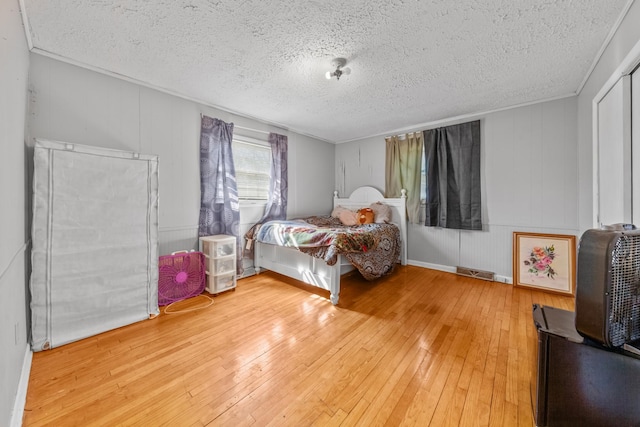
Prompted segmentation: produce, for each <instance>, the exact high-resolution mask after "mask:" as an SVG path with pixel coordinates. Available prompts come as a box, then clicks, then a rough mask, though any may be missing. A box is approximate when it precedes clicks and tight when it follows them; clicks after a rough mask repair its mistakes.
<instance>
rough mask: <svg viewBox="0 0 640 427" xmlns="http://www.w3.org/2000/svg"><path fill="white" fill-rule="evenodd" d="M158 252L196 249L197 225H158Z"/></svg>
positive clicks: (166, 252) (166, 253)
mask: <svg viewBox="0 0 640 427" xmlns="http://www.w3.org/2000/svg"><path fill="white" fill-rule="evenodd" d="M158 245H159V248H158V253H159V254H160V255H169V254H171V252H177V251H185V250H186V251H190V250H192V249H194V250H198V226H197V225H195V226H185V227H160V229H159V232H158Z"/></svg>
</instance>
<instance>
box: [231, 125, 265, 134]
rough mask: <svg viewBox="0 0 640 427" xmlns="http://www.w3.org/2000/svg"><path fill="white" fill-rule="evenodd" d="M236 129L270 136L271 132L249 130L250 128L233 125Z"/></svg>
mask: <svg viewBox="0 0 640 427" xmlns="http://www.w3.org/2000/svg"><path fill="white" fill-rule="evenodd" d="M233 128H234V129H242V130H248V131H250V132H258V133H264V134H267V135H269V134H270V133H271V132H269V131H267V130H259V129H252V128H248V127H244V126H238V125H236V124H234V125H233Z"/></svg>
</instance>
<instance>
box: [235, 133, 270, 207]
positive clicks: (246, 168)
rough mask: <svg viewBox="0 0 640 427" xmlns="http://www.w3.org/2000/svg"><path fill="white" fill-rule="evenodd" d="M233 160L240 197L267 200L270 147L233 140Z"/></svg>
mask: <svg viewBox="0 0 640 427" xmlns="http://www.w3.org/2000/svg"><path fill="white" fill-rule="evenodd" d="M233 162H234V165H235V168H236V182H237V185H238V196H239V197H240V199H250V200H267V199H268V196H269V182H270V180H271V148H270V147H268V146H266V145H265V146H262V145H258V144H251V143H246V142H241V141H236V140H234V141H233Z"/></svg>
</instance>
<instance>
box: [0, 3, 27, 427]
mask: <svg viewBox="0 0 640 427" xmlns="http://www.w3.org/2000/svg"><path fill="white" fill-rule="evenodd" d="M24 34H25V33H24V29H23V28H22V20H21V17H20V10H19V5H18V1H17V0H11V1H2V2H0V64H1V65H0V147H2V151H1V153H0V295H2V301H3V303H2V309H0V387H1V389H0V425H2V426H9V425H19V423H20V422H21V420H22V408H23V405H24V396H25V393H26V382H27V381H28V378H26V376H28V374H29V366H30V360H31V359H30V357H31V353H30V352H29V350H28V346H27V338H28V332H27V331H28V327H29V325H28V315H27V304H28V302H27V299H26V292H27V280H28V276H27V268H28V263H29V249H30V247H29V241H28V240H29V237H28V233H27V229H26V227H27V226H26V221H25V217H26V215H27V214H26V209H27V208H26V204H27V202H26V200H27V199H26V197H27V196H26V194H27V180H26V173H25V168H26V166H25V147H24V130H25V111H26V103H27V75H28V67H29V55H28V50H27V43H26V40H25V35H24ZM23 365H25V366H26V370H23ZM14 409H15V413H14Z"/></svg>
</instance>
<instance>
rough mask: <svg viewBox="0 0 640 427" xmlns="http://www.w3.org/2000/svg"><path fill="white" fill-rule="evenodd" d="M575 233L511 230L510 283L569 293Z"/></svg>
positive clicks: (571, 290)
mask: <svg viewBox="0 0 640 427" xmlns="http://www.w3.org/2000/svg"><path fill="white" fill-rule="evenodd" d="M575 283H576V236H571V235H565V234H538V233H521V232H517V231H516V232H514V233H513V284H514V286H517V287H526V288H535V289H539V290H542V291H549V292H555V293H561V294H567V295H573V293H574V291H575Z"/></svg>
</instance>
